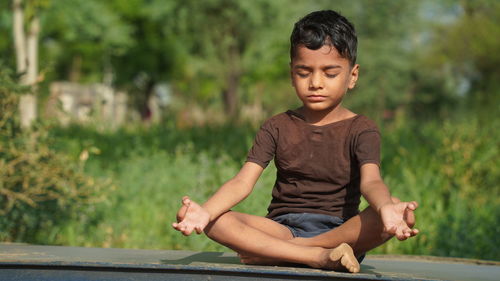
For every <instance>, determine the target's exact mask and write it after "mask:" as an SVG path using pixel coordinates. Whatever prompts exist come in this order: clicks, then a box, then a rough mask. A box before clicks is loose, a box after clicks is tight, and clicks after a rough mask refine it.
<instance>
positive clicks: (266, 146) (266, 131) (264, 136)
mask: <svg viewBox="0 0 500 281" xmlns="http://www.w3.org/2000/svg"><path fill="white" fill-rule="evenodd" d="M276 137H277V132H276V129H275V128H274V127H273V126H272V122H271V121H270V120H268V121H266V122H265V123H264V124H263V125H262V126H261V127H260V130H259V131H258V132H257V135H256V136H255V140H254V142H253V145H252V148H251V149H250V151H249V152H248V155H247V160H246V161H247V162H253V163H256V164H258V165H260V166H261V167H262V168H266V167H267V165H269V162H271V160H272V159H273V158H274V154H275V152H276Z"/></svg>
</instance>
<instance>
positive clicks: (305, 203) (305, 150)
mask: <svg viewBox="0 0 500 281" xmlns="http://www.w3.org/2000/svg"><path fill="white" fill-rule="evenodd" d="M290 41H291V49H290V57H291V62H290V67H291V78H292V85H293V87H294V88H295V92H296V94H297V96H298V98H299V99H300V100H301V101H302V103H303V106H302V107H300V108H298V109H296V110H289V111H287V112H285V113H281V114H278V115H276V116H274V117H272V118H270V119H269V120H267V121H266V122H265V123H264V124H263V125H262V127H261V129H260V131H259V132H258V133H257V135H256V137H255V141H254V144H253V147H252V148H251V150H250V152H249V154H248V157H247V161H246V162H245V164H244V165H243V167H242V168H241V170H240V171H239V172H238V174H237V175H236V176H235V177H234V178H232V179H231V180H229V181H228V182H226V183H225V184H224V185H222V186H221V187H220V189H219V190H218V191H217V192H216V193H215V194H214V195H213V196H212V197H211V198H210V199H208V201H207V202H205V203H204V204H203V205H201V206H200V205H198V204H197V203H195V202H194V201H191V200H190V199H189V198H188V197H187V196H186V197H184V198H183V200H182V207H181V208H180V210H179V212H178V214H177V223H173V227H174V228H175V229H176V230H178V231H180V232H182V233H183V234H184V235H190V234H191V233H192V232H193V231H196V233H198V234H200V233H201V232H205V234H206V235H207V236H208V237H209V238H211V239H213V240H215V241H216V242H218V243H220V244H223V245H225V246H227V247H229V248H231V249H233V250H234V251H236V252H238V254H239V256H240V258H241V261H242V262H243V263H246V264H281V263H300V264H305V265H308V266H311V267H314V268H324V269H333V270H341V271H349V272H359V269H360V266H359V262H358V259H359V261H361V260H362V258H363V256H364V253H365V252H366V251H368V250H370V249H373V248H375V247H377V246H379V245H381V244H382V243H384V242H385V241H387V240H388V239H389V238H391V237H392V236H396V237H397V238H398V239H399V240H405V239H407V238H408V237H411V236H415V235H416V234H417V233H418V230H416V229H412V227H413V225H414V223H415V219H414V215H413V211H414V210H415V209H416V208H417V203H416V202H400V201H399V200H398V199H396V198H392V197H391V196H390V193H389V190H388V188H387V187H386V185H385V184H384V182H383V181H382V179H381V176H380V171H379V165H380V155H379V150H380V134H379V131H378V129H377V127H376V125H375V124H374V123H373V122H372V121H370V120H369V119H368V118H366V117H364V116H361V115H357V114H355V113H353V112H351V111H349V110H348V109H346V108H344V107H343V106H342V103H341V102H342V99H343V97H344V95H345V94H346V92H347V90H349V89H352V88H354V86H355V84H356V80H357V79H358V71H359V65H357V64H356V48H357V38H356V34H355V31H354V27H353V26H352V24H351V23H350V22H349V21H347V19H346V18H344V17H343V16H341V15H339V14H338V13H336V12H334V11H318V12H313V13H311V14H309V15H307V16H305V17H304V18H302V19H301V20H300V21H298V22H297V23H296V24H295V26H294V29H293V32H292V35H291V39H290ZM273 158H274V162H275V165H276V167H277V170H278V172H277V179H276V183H275V186H274V189H273V192H272V197H273V199H272V201H271V204H270V206H269V208H268V211H269V213H268V215H267V216H266V217H258V216H253V215H248V214H242V213H237V212H233V211H230V209H231V208H232V207H233V206H235V205H236V204H238V203H239V202H240V201H242V200H243V199H244V198H246V197H247V196H248V195H249V194H250V192H251V191H252V189H253V187H254V185H255V183H256V181H257V179H258V178H259V177H260V175H261V173H262V171H263V170H264V168H265V167H266V166H267V165H268V163H269V162H270V161H271V160H272V159H273ZM361 194H362V195H363V196H364V197H365V198H366V200H367V201H368V203H369V204H370V207H368V208H366V209H365V210H364V211H362V212H360V213H359V211H358V207H359V203H360V196H361Z"/></svg>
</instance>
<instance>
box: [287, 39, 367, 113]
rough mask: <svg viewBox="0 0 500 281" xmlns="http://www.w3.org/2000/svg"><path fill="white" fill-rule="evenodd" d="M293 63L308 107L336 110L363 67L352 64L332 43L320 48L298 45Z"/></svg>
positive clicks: (296, 82) (294, 82)
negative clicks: (314, 48)
mask: <svg viewBox="0 0 500 281" xmlns="http://www.w3.org/2000/svg"><path fill="white" fill-rule="evenodd" d="M290 66H291V75H292V85H293V87H294V88H295V91H296V92H297V96H298V97H299V99H300V100H301V101H302V103H303V104H304V107H305V109H307V110H313V111H324V110H333V109H335V108H336V107H337V106H339V105H340V103H341V102H342V98H343V97H344V95H345V93H346V92H347V90H348V89H352V88H354V86H355V84H356V80H357V79H358V68H359V66H358V65H357V64H356V65H354V66H353V67H351V66H350V63H349V60H348V59H346V58H343V57H342V56H340V54H339V52H338V51H337V49H335V47H332V46H329V45H324V46H323V47H321V48H320V49H318V50H310V49H308V48H307V47H305V46H298V48H297V49H296V53H295V57H294V58H293V60H292V62H291V63H290Z"/></svg>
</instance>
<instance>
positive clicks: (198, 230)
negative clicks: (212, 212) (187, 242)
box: [194, 226, 203, 234]
mask: <svg viewBox="0 0 500 281" xmlns="http://www.w3.org/2000/svg"><path fill="white" fill-rule="evenodd" d="M194 230H195V231H196V234H201V233H203V229H201V227H199V226H197V227H195V228H194Z"/></svg>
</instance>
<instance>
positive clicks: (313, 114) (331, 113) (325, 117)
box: [297, 105, 356, 126]
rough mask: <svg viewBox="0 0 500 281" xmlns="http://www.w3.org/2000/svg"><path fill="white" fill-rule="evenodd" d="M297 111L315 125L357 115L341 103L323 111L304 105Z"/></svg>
mask: <svg viewBox="0 0 500 281" xmlns="http://www.w3.org/2000/svg"><path fill="white" fill-rule="evenodd" d="M297 112H298V113H299V114H301V115H302V116H304V118H305V121H306V122H307V123H309V124H311V125H315V126H323V125H327V124H330V123H335V122H338V121H342V120H345V119H349V118H352V117H354V116H356V114H355V113H354V112H352V111H350V110H349V109H347V108H344V107H342V106H340V105H339V106H337V107H335V108H333V109H330V110H323V111H315V110H310V109H308V108H306V107H305V106H302V107H299V108H298V109H297Z"/></svg>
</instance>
